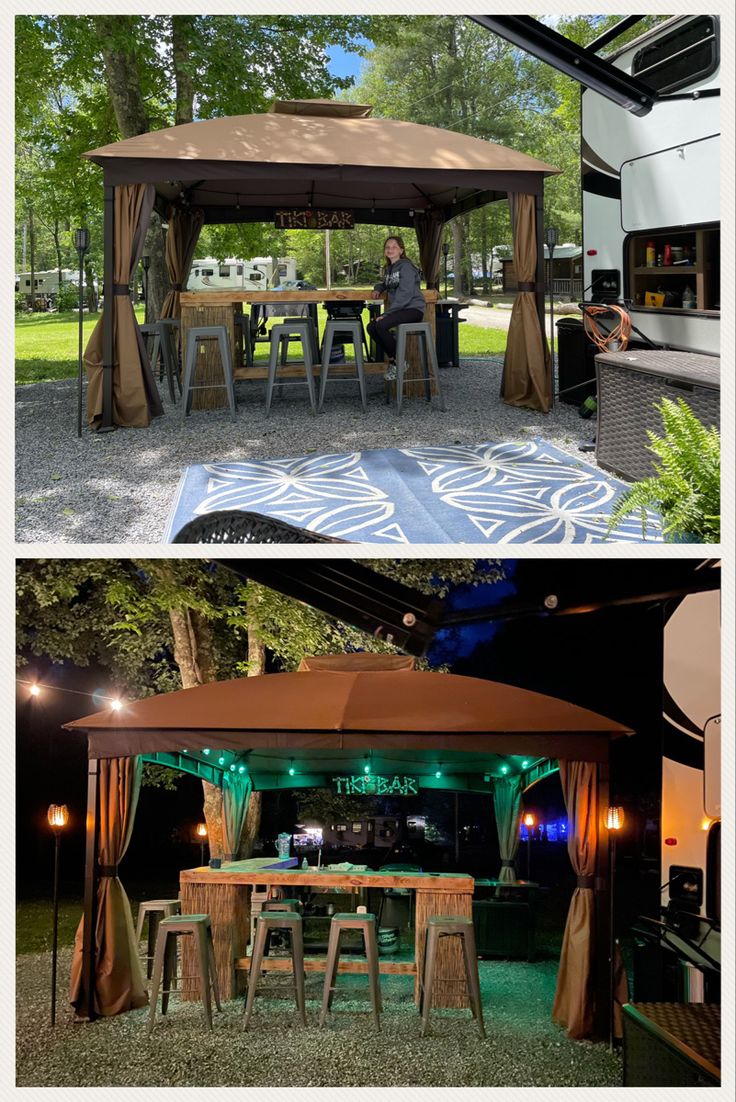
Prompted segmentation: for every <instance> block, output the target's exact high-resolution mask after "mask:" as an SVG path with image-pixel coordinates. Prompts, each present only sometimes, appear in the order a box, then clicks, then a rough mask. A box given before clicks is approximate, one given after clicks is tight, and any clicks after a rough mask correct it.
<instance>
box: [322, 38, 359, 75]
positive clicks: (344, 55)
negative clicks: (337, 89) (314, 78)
mask: <svg viewBox="0 0 736 1102" xmlns="http://www.w3.org/2000/svg"><path fill="white" fill-rule="evenodd" d="M328 53H329V58H330V61H329V65H328V68H329V70H330V72H331V73H332V75H333V76H336V77H354V78H355V79H357V77H358V75H359V74H360V66H361V64H362V63H363V59H362V58H361V57H359V56H358V54H352V53H348V52H347V50H343V48H342V46H330V47H329V50H328Z"/></svg>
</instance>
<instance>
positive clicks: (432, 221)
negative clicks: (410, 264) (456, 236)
mask: <svg viewBox="0 0 736 1102" xmlns="http://www.w3.org/2000/svg"><path fill="white" fill-rule="evenodd" d="M444 227H445V224H444V222H443V221H442V218H441V216H440V215H439V213H436V212H435V213H427V214H415V215H414V229H415V230H416V235H417V244H418V245H419V263H420V265H421V269H422V271H423V272H424V279H425V281H426V284H427V288H429V289H435V290H438V289H439V285H440V253H441V252H442V233H443V231H444Z"/></svg>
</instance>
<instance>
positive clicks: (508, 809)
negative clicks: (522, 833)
mask: <svg viewBox="0 0 736 1102" xmlns="http://www.w3.org/2000/svg"><path fill="white" fill-rule="evenodd" d="M493 810H494V812H495V814H496V830H497V831H498V848H499V852H500V854H501V871H500V872H499V874H498V879H499V882H500V883H502V884H507V883H509V882H510V881H512V880H516V869H515V868H514V861H515V859H516V851H517V850H518V848H519V824H520V822H521V777H502V778H501V779H500V780H497V781H494V784H493Z"/></svg>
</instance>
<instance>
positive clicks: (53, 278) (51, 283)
mask: <svg viewBox="0 0 736 1102" xmlns="http://www.w3.org/2000/svg"><path fill="white" fill-rule="evenodd" d="M31 278H33V288H31ZM61 282H62V284H68V283H71V284H73V285H74V286H75V287H78V286H79V271H78V270H74V269H72V268H62V269H61ZM15 289H16V291H20V292H21V293H22V294H24V295H28V297H29V298H30V297H31V294H34V293H35V296H36V298H37V299H40V298H42V299H45V300H46V301H49V302H50V301H51V300H52V299H54V298H55V297H56V296H57V295H58V293H59V269H58V268H53V269H52V270H51V271H48V272H34V273H33V277H31V273H30V272H21V273H20V274H19V275H16V277H15Z"/></svg>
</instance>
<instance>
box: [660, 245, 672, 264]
mask: <svg viewBox="0 0 736 1102" xmlns="http://www.w3.org/2000/svg"><path fill="white" fill-rule="evenodd" d="M662 263H663V265H664V266H665V268H670V267H671V266H672V246H671V245H665V247H664V253H663V254H662Z"/></svg>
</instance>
